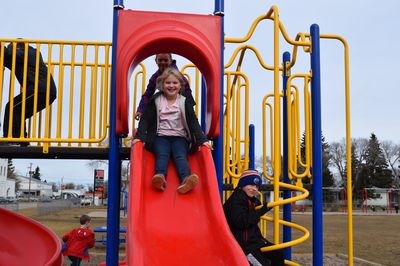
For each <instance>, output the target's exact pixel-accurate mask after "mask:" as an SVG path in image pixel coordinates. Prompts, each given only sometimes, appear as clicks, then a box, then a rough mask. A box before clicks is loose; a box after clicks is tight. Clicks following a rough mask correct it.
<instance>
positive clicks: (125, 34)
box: [116, 10, 222, 137]
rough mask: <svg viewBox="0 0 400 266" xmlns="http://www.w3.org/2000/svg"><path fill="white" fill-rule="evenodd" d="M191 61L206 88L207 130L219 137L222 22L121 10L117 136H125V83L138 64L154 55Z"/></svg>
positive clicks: (126, 102) (194, 17)
mask: <svg viewBox="0 0 400 266" xmlns="http://www.w3.org/2000/svg"><path fill="white" fill-rule="evenodd" d="M167 52H168V53H174V54H178V55H181V56H184V57H185V58H187V59H189V60H190V61H192V62H193V63H194V64H195V65H196V66H197V67H198V68H199V69H200V71H201V73H202V74H203V76H204V78H205V80H206V84H207V99H206V103H207V119H206V120H207V130H206V133H207V135H209V136H213V137H215V136H218V135H219V116H220V114H219V110H220V101H219V99H220V93H221V88H220V81H221V78H222V77H221V18H220V17H217V16H212V15H198V14H180V13H162V12H146V11H133V10H121V11H119V16H118V44H117V69H116V70H117V74H116V79H117V80H116V82H117V102H116V105H117V106H116V108H117V110H116V116H117V117H116V119H117V125H116V129H117V134H128V131H129V128H128V110H129V108H128V105H129V94H128V88H129V87H128V79H129V77H130V74H131V70H132V69H134V67H136V66H137V65H138V64H139V63H140V62H141V61H143V60H144V59H146V58H147V57H149V56H151V55H154V54H157V53H167Z"/></svg>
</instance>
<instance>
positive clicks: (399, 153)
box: [381, 141, 400, 188]
mask: <svg viewBox="0 0 400 266" xmlns="http://www.w3.org/2000/svg"><path fill="white" fill-rule="evenodd" d="M381 148H382V152H383V154H384V155H385V157H386V160H387V162H388V163H389V167H390V168H391V170H392V173H393V176H394V182H393V183H394V185H395V186H396V188H399V186H400V184H399V183H400V182H399V176H400V169H399V162H400V145H399V144H395V143H394V142H393V141H382V143H381Z"/></svg>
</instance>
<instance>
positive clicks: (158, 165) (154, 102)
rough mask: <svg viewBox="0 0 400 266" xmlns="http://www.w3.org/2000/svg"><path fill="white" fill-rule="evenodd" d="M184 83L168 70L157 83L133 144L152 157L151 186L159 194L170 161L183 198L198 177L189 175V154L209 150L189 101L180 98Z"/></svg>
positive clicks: (164, 182)
mask: <svg viewBox="0 0 400 266" xmlns="http://www.w3.org/2000/svg"><path fill="white" fill-rule="evenodd" d="M183 86H184V81H183V77H182V74H181V73H180V72H179V70H177V69H174V68H167V69H166V70H164V72H163V73H162V75H161V76H160V77H158V79H157V88H158V89H159V90H160V92H158V93H156V94H155V95H154V97H152V99H151V102H150V103H149V104H148V106H147V107H146V109H145V111H144V113H143V116H142V117H141V118H140V122H139V126H138V129H137V132H136V135H135V137H134V140H133V142H132V144H133V145H134V144H135V143H136V142H138V141H142V142H144V143H145V147H146V148H147V149H148V150H149V151H151V152H153V153H154V155H155V157H156V161H155V175H154V176H153V178H152V185H153V187H154V188H156V189H157V190H160V191H164V190H165V188H166V186H167V181H166V175H167V168H168V161H169V158H170V157H172V158H173V160H174V163H175V167H176V170H177V173H178V176H179V180H180V184H181V185H180V186H179V187H178V193H181V194H185V193H187V192H189V191H190V190H192V189H193V188H194V187H195V186H196V185H197V183H198V179H199V178H198V176H197V175H196V174H194V173H192V172H191V170H190V167H189V163H188V160H187V153H188V151H191V152H194V151H197V150H198V148H199V147H200V146H201V145H205V146H207V147H209V148H211V144H210V143H209V142H208V140H207V138H206V136H205V135H204V133H203V131H202V130H201V127H200V124H199V121H198V119H197V117H196V114H195V112H194V110H193V106H192V104H191V103H190V101H189V100H187V98H186V97H185V96H183V95H181V94H180V92H181V89H182V87H183Z"/></svg>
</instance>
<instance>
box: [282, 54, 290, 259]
mask: <svg viewBox="0 0 400 266" xmlns="http://www.w3.org/2000/svg"><path fill="white" fill-rule="evenodd" d="M289 62H290V53H289V52H285V53H283V79H282V80H283V81H282V84H283V108H282V115H283V119H282V121H283V122H282V127H283V129H282V131H283V134H282V140H283V150H282V176H283V182H285V183H287V184H291V181H290V179H289V173H288V131H287V129H288V119H287V104H290V103H288V102H287V98H288V95H286V93H287V81H288V79H289V76H290V72H289V71H288V69H287V68H286V65H287V64H288V63H289ZM290 197H291V191H290V190H285V191H283V198H284V199H288V198H290ZM283 219H284V220H285V221H288V222H291V221H292V205H291V204H290V203H288V204H285V205H284V206H283ZM291 240H292V228H291V227H290V226H284V227H283V242H289V241H291ZM283 252H284V256H285V259H287V260H291V259H292V248H291V247H287V248H285V249H284V251H283Z"/></svg>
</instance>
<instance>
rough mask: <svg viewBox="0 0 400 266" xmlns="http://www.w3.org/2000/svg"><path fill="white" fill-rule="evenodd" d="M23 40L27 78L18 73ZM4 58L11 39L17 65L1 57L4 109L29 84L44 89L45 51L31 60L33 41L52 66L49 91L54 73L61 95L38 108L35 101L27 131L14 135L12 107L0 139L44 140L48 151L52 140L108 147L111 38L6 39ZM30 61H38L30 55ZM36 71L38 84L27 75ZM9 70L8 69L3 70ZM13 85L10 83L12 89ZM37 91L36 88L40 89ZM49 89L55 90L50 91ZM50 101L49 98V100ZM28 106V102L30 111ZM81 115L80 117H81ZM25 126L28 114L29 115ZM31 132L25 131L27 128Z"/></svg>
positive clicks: (2, 41) (0, 105) (34, 142)
mask: <svg viewBox="0 0 400 266" xmlns="http://www.w3.org/2000/svg"><path fill="white" fill-rule="evenodd" d="M17 43H23V45H24V65H23V66H22V67H23V82H22V84H19V82H18V81H17V80H16V77H15V69H16V67H18V66H16V63H17V62H16V52H15V50H16V49H15V47H16V45H17ZM0 44H1V51H0V52H1V58H4V46H5V45H11V46H12V47H13V48H14V49H13V53H12V67H11V69H8V68H5V66H4V60H0V100H1V101H0V110H3V106H5V104H6V103H7V102H8V101H10V105H11V106H13V105H14V103H13V97H15V95H17V94H19V93H22V94H23V96H25V95H26V92H27V90H30V89H34V90H35V92H37V90H38V84H39V80H38V79H39V74H38V72H39V71H38V69H39V56H36V62H35V65H34V66H29V65H28V53H27V50H28V46H30V47H33V48H34V49H36V55H39V54H41V55H42V57H43V61H44V62H45V64H46V65H47V68H48V70H49V71H48V77H47V88H46V89H47V91H48V92H49V89H50V85H49V83H50V81H49V80H50V74H51V76H52V77H53V79H54V82H55V84H56V87H57V98H56V100H55V101H54V102H53V103H52V104H51V105H49V104H47V106H46V108H45V109H44V110H43V111H41V112H39V113H36V111H37V109H36V105H37V99H35V102H34V107H33V111H34V115H33V116H32V117H31V118H29V117H25V116H24V114H23V116H22V121H21V125H20V129H21V136H20V137H18V138H17V137H13V136H12V134H11V132H12V116H13V111H12V110H11V111H10V128H9V131H8V134H7V135H6V136H5V137H3V138H0V142H30V145H37V146H43V150H44V152H46V151H47V150H48V148H49V147H50V146H66V147H103V146H104V145H107V144H105V143H103V141H104V140H105V139H106V137H107V134H108V132H107V128H108V117H109V115H108V112H109V82H110V73H111V65H110V62H111V61H110V58H111V43H107V42H75V41H50V40H42V41H39V40H29V39H0ZM29 64H32V63H31V61H29ZM29 67H33V69H34V70H33V73H35V77H34V79H35V82H34V84H35V85H34V88H31V87H30V86H32V84H28V83H27V80H28V79H27V78H28V77H27V76H28V75H29V74H31V75H32V71H31V72H29ZM3 70H4V71H3ZM7 88H8V89H7ZM35 95H36V93H35ZM47 95H49V93H47ZM47 103H49V102H47ZM25 108H26V106H25V103H24V102H22V110H23V112H22V113H24V110H25ZM76 117H78V118H76ZM28 118H29V120H28V126H27V128H25V123H24V121H25V119H28ZM25 131H26V132H27V133H28V134H27V136H24V134H23V132H25Z"/></svg>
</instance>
